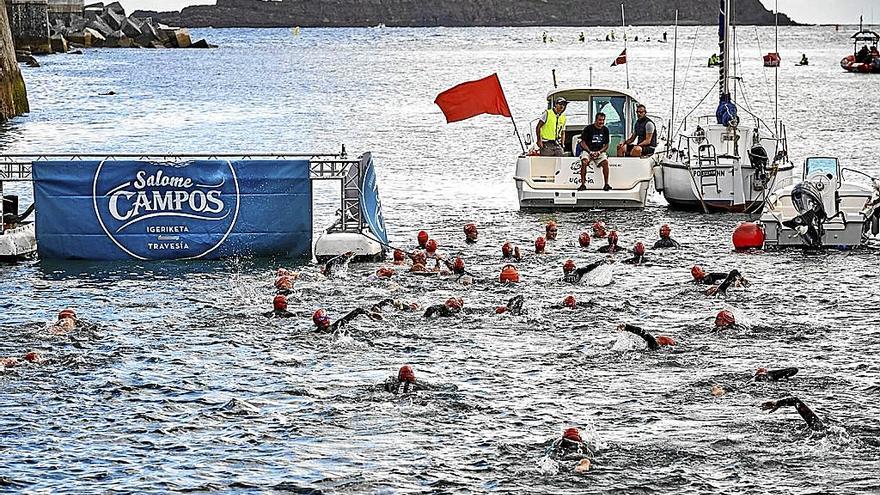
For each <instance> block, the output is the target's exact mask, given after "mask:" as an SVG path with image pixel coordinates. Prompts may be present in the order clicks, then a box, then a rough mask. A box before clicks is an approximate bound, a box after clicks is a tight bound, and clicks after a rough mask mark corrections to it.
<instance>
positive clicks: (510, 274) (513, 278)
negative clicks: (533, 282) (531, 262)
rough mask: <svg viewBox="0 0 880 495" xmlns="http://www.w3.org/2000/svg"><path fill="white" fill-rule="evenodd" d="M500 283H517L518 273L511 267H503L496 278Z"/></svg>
mask: <svg viewBox="0 0 880 495" xmlns="http://www.w3.org/2000/svg"><path fill="white" fill-rule="evenodd" d="M498 280H499V281H500V282H501V283H506V282H510V283H514V284H515V283H517V282H519V271H518V270H517V269H516V267H515V266H513V265H504V268H502V269H501V275H500V276H499V277H498Z"/></svg>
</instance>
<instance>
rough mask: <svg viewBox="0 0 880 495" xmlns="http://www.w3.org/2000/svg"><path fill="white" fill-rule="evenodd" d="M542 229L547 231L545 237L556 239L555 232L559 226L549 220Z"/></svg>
mask: <svg viewBox="0 0 880 495" xmlns="http://www.w3.org/2000/svg"><path fill="white" fill-rule="evenodd" d="M544 231H545V232H546V233H547V239H550V240H553V239H556V233H557V232H558V231H559V228H558V227H557V226H556V222H554V221H553V220H550V221H549V222H547V225H546V226H545V227H544Z"/></svg>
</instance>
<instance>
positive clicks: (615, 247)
mask: <svg viewBox="0 0 880 495" xmlns="http://www.w3.org/2000/svg"><path fill="white" fill-rule="evenodd" d="M621 251H626V249H624V248H623V246H620V245H619V244H606V245H604V246H602V247H600V248H599V252H600V253H619V252H621Z"/></svg>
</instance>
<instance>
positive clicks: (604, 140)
mask: <svg viewBox="0 0 880 495" xmlns="http://www.w3.org/2000/svg"><path fill="white" fill-rule="evenodd" d="M610 141H611V139H610V136H609V133H608V128H607V127H605V114H604V113H602V112H599V113H597V114H596V121H595V122H594V123H592V124H590V125H588V126H586V127H584V132H582V133H581V142H580V145H581V149H583V150H584V151H583V152H582V153H581V187H579V188H578V191H586V190H587V166H589V165H595V166H597V167H602V176H603V177H604V178H605V186H603V187H602V189H603V190H605V191H609V190H611V185H610V184H608V143H609V142H610Z"/></svg>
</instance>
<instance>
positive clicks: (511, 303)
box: [495, 295, 525, 316]
mask: <svg viewBox="0 0 880 495" xmlns="http://www.w3.org/2000/svg"><path fill="white" fill-rule="evenodd" d="M523 303H525V298H524V297H523V296H521V295H520V296H513V297H511V298H510V300H508V301H507V304H506V305H504V306H498V307H497V308H495V314H499V315H500V314H502V313H509V314H512V315H514V316H521V315H522V314H523Z"/></svg>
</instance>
